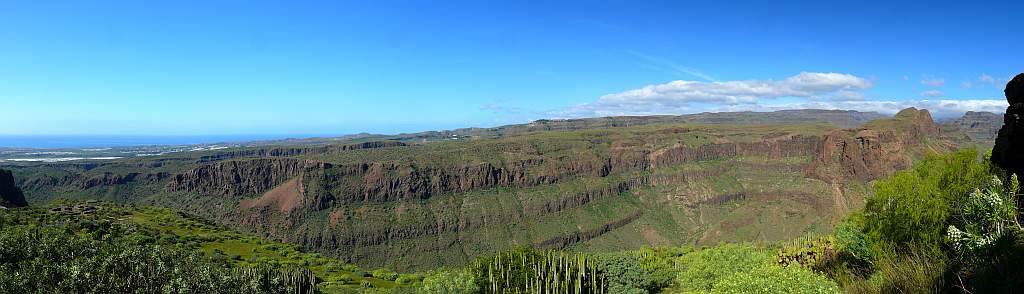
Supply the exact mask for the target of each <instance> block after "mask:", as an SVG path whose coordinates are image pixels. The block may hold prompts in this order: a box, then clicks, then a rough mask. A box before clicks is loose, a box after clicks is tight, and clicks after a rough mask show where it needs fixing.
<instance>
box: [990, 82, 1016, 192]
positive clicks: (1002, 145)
mask: <svg viewBox="0 0 1024 294" xmlns="http://www.w3.org/2000/svg"><path fill="white" fill-rule="evenodd" d="M1004 93H1005V94H1006V101H1007V102H1009V104H1010V106H1009V107H1007V108H1006V114H1003V127H1002V128H1000V129H999V136H998V137H996V146H995V147H994V148H992V162H993V163H995V164H996V165H997V166H999V167H1001V168H1003V169H1005V170H1006V171H1007V172H1009V173H1013V174H1017V175H1021V174H1024V121H1022V117H1021V116H1024V73H1021V74H1018V75H1017V76H1016V77H1014V78H1013V79H1012V80H1010V82H1009V83H1007V84H1006V90H1005V91H1004Z"/></svg>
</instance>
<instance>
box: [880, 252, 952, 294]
mask: <svg viewBox="0 0 1024 294" xmlns="http://www.w3.org/2000/svg"><path fill="white" fill-rule="evenodd" d="M875 266H876V272H875V276H873V278H874V279H875V281H873V282H874V283H875V284H877V285H878V287H879V289H880V291H881V292H883V293H941V292H944V291H943V288H944V283H943V282H944V275H945V272H946V263H945V259H944V258H942V257H941V256H937V255H935V254H934V253H931V252H928V251H918V250H910V251H908V252H905V253H903V254H899V255H887V256H886V257H885V258H883V259H882V260H879V261H877V262H876V264H875Z"/></svg>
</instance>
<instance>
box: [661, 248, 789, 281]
mask: <svg viewBox="0 0 1024 294" xmlns="http://www.w3.org/2000/svg"><path fill="white" fill-rule="evenodd" d="M773 256H774V254H772V253H771V252H768V251H767V250H763V249H757V248H754V247H752V246H750V245H742V244H725V245H720V246H717V247H712V248H706V249H703V250H698V251H696V252H693V253H690V254H687V255H684V256H683V257H680V258H679V259H678V260H677V262H678V263H679V264H680V266H681V269H680V272H679V275H678V276H677V277H676V285H678V286H679V287H680V288H681V289H684V290H687V291H711V289H712V288H713V287H714V285H715V283H716V282H718V281H719V280H721V279H723V278H725V277H728V276H731V275H734V274H737V273H739V272H743V271H749V270H751V269H754V268H759V267H762V266H768V265H772V264H773V262H772V257H773Z"/></svg>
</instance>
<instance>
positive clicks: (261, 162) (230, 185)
mask: <svg viewBox="0 0 1024 294" xmlns="http://www.w3.org/2000/svg"><path fill="white" fill-rule="evenodd" d="M327 166H328V164H325V163H319V162H310V161H304V160H296V159H286V158H260V159H251V160H232V161H221V162H217V163H213V164H206V165H202V166H200V167H197V168H194V169H192V170H189V171H186V172H184V173H181V174H177V175H174V177H172V178H171V181H170V182H169V183H168V184H167V186H166V187H165V189H166V190H167V191H168V192H178V191H185V192H193V193H198V194H203V195H224V196H243V195H258V194H261V193H263V192H266V191H268V190H270V188H273V187H274V186H277V185H278V184H281V183H284V182H285V181H287V180H289V179H291V178H293V177H296V176H299V175H300V174H301V173H302V172H303V171H305V170H306V169H309V168H312V167H316V168H325V167H327Z"/></svg>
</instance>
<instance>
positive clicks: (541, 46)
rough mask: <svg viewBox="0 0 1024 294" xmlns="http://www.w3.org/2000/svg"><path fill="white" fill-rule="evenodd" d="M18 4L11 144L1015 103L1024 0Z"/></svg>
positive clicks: (4, 94) (942, 111) (14, 5)
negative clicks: (1008, 88) (20, 139)
mask: <svg viewBox="0 0 1024 294" xmlns="http://www.w3.org/2000/svg"><path fill="white" fill-rule="evenodd" d="M552 2H554V1H537V2H528V1H509V2H501V1H432V2H426V1H422V2H405V1H351V2H350V1H180V0H179V1H42V0H32V1H4V0H0V134H6V135H11V134H22V135H24V134H50V135H52V134H105V135H118V134H122V135H124V134H134V135H142V134H144V135H210V134H328V135H329V134H347V133H356V132H363V131H366V132H375V133H395V132H409V131H421V130H433V129H449V128H457V127H469V126H494V125H500V124H507V123H518V122H524V121H528V120H532V119H539V118H564V117H585V116H600V115H620V114H621V115H631V114H671V113H688V112H700V111H728V110H773V109H782V108H801V107H816V108H846V109H858V110H873V111H881V112H885V113H892V112H895V111H897V110H899V108H901V107H905V106H924V107H928V108H932V109H933V111H934V112H936V113H937V114H938V115H940V116H941V115H956V114H957V112H961V111H965V110H996V111H998V110H999V109H1001V108H1002V107H1005V100H1004V99H1003V95H1002V87H1003V85H1004V84H1005V81H1006V80H1007V79H1008V78H1010V77H1012V76H1013V75H1014V74H1016V73H1018V72H1020V71H1024V58H1022V57H1021V55H1020V53H1019V52H1020V50H1021V49H1022V48H1024V40H1022V38H1020V37H1019V35H1020V30H1019V28H1020V25H1019V19H1020V17H1021V12H1022V11H1024V2H1022V1H1014V2H1009V1H1008V2H983V1H972V2H963V1H957V2H953V1H949V2H946V1H921V2H900V1H808V2H785V3H771V2H772V1H751V2H730V1H701V2H683V1H657V2H646V1H610V2H603V1H575V2H558V3H552Z"/></svg>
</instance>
